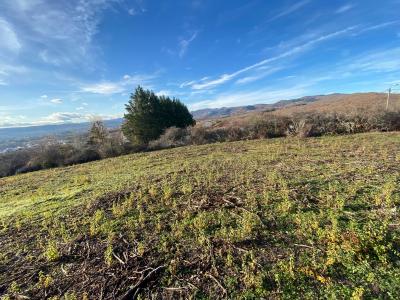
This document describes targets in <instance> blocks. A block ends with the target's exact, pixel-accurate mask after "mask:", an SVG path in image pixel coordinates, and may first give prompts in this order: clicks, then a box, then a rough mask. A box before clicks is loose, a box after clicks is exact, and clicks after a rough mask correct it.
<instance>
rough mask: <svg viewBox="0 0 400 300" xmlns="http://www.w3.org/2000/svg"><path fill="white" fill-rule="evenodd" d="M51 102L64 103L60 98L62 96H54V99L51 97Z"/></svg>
mask: <svg viewBox="0 0 400 300" xmlns="http://www.w3.org/2000/svg"><path fill="white" fill-rule="evenodd" d="M50 103H53V104H62V103H63V101H62V99H60V98H54V99H51V100H50Z"/></svg>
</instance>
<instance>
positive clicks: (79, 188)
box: [0, 133, 400, 299]
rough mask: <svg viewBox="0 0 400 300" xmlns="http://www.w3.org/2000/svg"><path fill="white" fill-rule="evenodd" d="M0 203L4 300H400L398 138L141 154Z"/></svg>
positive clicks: (8, 190) (13, 183)
mask: <svg viewBox="0 0 400 300" xmlns="http://www.w3.org/2000/svg"><path fill="white" fill-rule="evenodd" d="M0 199H1V200H0V243H1V248H0V295H3V297H4V298H5V299H7V298H14V297H18V296H28V297H30V298H34V299H43V298H51V297H53V298H52V299H58V298H60V299H100V298H102V299H113V298H119V297H122V296H123V295H125V294H126V293H127V292H128V291H130V294H129V296H130V297H132V296H133V297H138V298H142V299H143V298H153V299H154V298H156V299H157V298H166V299H168V298H170V299H177V298H199V299H216V298H230V299H231V298H237V299H258V298H273V299H280V298H283V299H294V298H301V299H307V298H308V299H315V298H329V299H335V298H338V299H342V298H353V299H360V298H366V299H368V298H382V299H390V298H392V299H398V298H399V297H400V218H399V212H398V207H399V204H400V134H398V133H369V134H361V135H352V136H340V137H323V138H310V139H274V140H263V141H261V140H260V141H242V142H233V143H223V144H214V145H205V146H193V147H184V148H177V149H172V150H165V151H159V152H152V153H143V154H134V155H129V156H124V157H119V158H114V159H108V160H104V161H99V162H94V163H88V164H84V165H79V166H73V167H68V168H60V169H54V170H47V171H40V172H35V173H31V174H25V175H18V176H14V177H9V178H4V179H0ZM158 267H159V269H157V272H153V270H154V269H156V268H158Z"/></svg>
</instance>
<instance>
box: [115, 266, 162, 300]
mask: <svg viewBox="0 0 400 300" xmlns="http://www.w3.org/2000/svg"><path fill="white" fill-rule="evenodd" d="M163 269H165V266H164V265H162V266H159V267H157V268H155V269H153V270H152V271H151V272H149V273H148V274H147V275H146V276H144V275H142V277H141V278H140V279H139V282H138V283H136V284H135V285H134V286H133V287H132V288H130V289H129V290H128V291H127V292H126V293H125V295H124V296H122V298H121V300H134V299H136V298H137V296H138V293H139V290H140V289H141V288H143V287H144V286H145V285H146V284H147V282H149V281H150V280H151V279H152V278H153V277H154V276H155V275H157V273H159V272H160V271H161V270H163Z"/></svg>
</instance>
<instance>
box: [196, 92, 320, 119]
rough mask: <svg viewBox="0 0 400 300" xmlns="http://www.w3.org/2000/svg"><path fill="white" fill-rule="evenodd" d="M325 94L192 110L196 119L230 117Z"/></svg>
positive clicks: (318, 97) (295, 102)
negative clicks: (274, 101)
mask: <svg viewBox="0 0 400 300" xmlns="http://www.w3.org/2000/svg"><path fill="white" fill-rule="evenodd" d="M321 97H323V96H306V97H302V98H298V99H292V100H281V101H278V102H276V103H272V104H255V105H246V106H236V107H221V108H206V109H200V110H196V111H193V112H192V115H193V117H194V118H195V119H196V120H205V119H215V118H221V117H230V116H233V115H241V114H245V113H249V112H257V111H272V110H276V109H279V108H282V107H286V106H290V105H304V104H307V103H311V102H314V101H318V100H319V99H320V98H321Z"/></svg>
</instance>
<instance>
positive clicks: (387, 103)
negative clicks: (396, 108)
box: [386, 87, 392, 110]
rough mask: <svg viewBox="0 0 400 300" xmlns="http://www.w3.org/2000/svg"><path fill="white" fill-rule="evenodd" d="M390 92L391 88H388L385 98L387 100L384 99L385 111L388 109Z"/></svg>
mask: <svg viewBox="0 0 400 300" xmlns="http://www.w3.org/2000/svg"><path fill="white" fill-rule="evenodd" d="M391 92H392V88H391V87H390V88H389V89H388V96H387V99H386V110H388V109H389V100H390V93H391Z"/></svg>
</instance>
